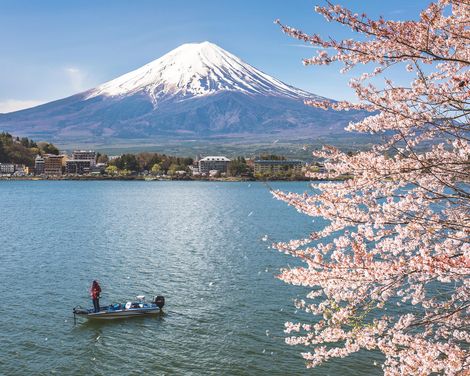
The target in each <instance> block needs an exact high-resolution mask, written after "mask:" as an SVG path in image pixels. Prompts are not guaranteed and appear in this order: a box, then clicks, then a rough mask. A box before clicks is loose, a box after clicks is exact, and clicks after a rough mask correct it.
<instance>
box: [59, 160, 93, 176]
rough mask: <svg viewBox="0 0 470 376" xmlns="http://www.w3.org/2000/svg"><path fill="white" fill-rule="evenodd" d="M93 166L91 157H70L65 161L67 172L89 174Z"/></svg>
mask: <svg viewBox="0 0 470 376" xmlns="http://www.w3.org/2000/svg"><path fill="white" fill-rule="evenodd" d="M92 167H93V164H92V160H91V159H69V160H68V161H66V162H65V172H66V173H67V174H77V175H83V174H87V173H89V172H91V170H92Z"/></svg>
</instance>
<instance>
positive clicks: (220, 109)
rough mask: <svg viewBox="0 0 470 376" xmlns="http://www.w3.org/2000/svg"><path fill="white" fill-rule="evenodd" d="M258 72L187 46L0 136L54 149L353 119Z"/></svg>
mask: <svg viewBox="0 0 470 376" xmlns="http://www.w3.org/2000/svg"><path fill="white" fill-rule="evenodd" d="M308 98H321V97H318V96H316V95H314V94H310V93H308V92H305V91H303V90H300V89H297V88H295V87H293V86H290V85H287V84H285V83H283V82H281V81H279V80H278V79H276V78H274V77H272V76H270V75H268V74H266V73H263V72H261V71H260V70H258V69H256V68H254V67H253V66H251V65H249V64H247V63H245V62H244V61H242V60H241V59H239V58H238V57H236V56H234V55H233V54H231V53H229V52H227V51H225V50H224V49H222V48H220V47H219V46H217V45H215V44H213V43H209V42H203V43H190V44H183V45H181V46H179V47H178V48H176V49H174V50H172V51H170V52H168V53H167V54H165V55H164V56H162V57H161V58H159V59H157V60H154V61H152V62H150V63H148V64H146V65H144V66H142V67H141V68H138V69H136V70H134V71H132V72H129V73H127V74H124V75H122V76H120V77H118V78H116V79H114V80H111V81H109V82H106V83H104V84H102V85H100V86H98V87H96V88H94V89H91V90H88V91H86V92H83V93H80V94H76V95H73V96H71V97H68V98H64V99H61V100H58V101H54V102H50V103H46V104H44V105H41V106H37V107H34V108H30V109H26V110H22V111H17V112H13V113H8V114H3V115H0V131H1V130H4V131H9V132H11V133H13V134H15V135H16V134H17V135H26V136H29V137H34V138H35V139H41V138H43V139H49V140H52V141H55V142H58V143H60V142H71V141H72V142H73V141H77V142H103V141H106V142H108V143H112V142H113V140H118V139H120V140H129V139H139V140H147V141H158V140H161V139H181V138H191V139H195V138H207V137H237V138H240V137H249V139H250V141H255V140H256V138H259V137H262V136H263V137H265V136H266V135H277V136H285V137H286V138H292V136H295V137H298V136H299V135H302V134H305V135H311V136H315V135H319V134H330V133H337V132H342V131H343V129H344V127H345V126H346V125H347V124H348V122H349V121H350V120H351V116H354V115H353V114H351V113H341V112H339V113H338V112H331V111H323V110H319V109H314V108H310V107H307V106H305V105H304V103H303V102H304V100H305V99H308Z"/></svg>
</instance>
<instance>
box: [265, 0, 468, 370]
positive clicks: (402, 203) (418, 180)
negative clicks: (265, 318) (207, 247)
mask: <svg viewBox="0 0 470 376" xmlns="http://www.w3.org/2000/svg"><path fill="white" fill-rule="evenodd" d="M315 10H316V12H318V13H319V14H321V15H323V16H324V17H325V18H326V20H327V21H331V22H337V23H340V24H342V25H344V26H346V27H349V28H350V29H351V30H352V32H355V33H357V34H358V37H357V38H355V39H354V40H353V39H348V40H335V39H331V38H329V39H325V38H322V37H321V36H320V35H318V34H314V35H308V34H306V33H303V32H302V31H299V30H296V29H294V28H292V27H288V26H285V25H283V24H281V23H280V21H276V22H278V23H279V24H280V26H281V28H282V30H283V31H284V32H285V33H287V34H288V35H290V36H292V37H294V38H297V39H299V40H301V41H304V42H306V43H309V44H311V45H313V46H316V47H317V48H319V51H318V53H317V55H316V56H315V57H312V58H309V59H305V60H304V63H305V64H306V65H309V64H315V65H323V64H332V63H335V62H337V63H340V64H342V65H343V68H342V72H345V71H349V70H351V69H353V68H354V67H356V66H358V65H363V66H364V68H363V69H365V70H366V71H368V72H369V73H364V74H361V75H360V76H359V77H357V78H355V79H353V80H351V82H350V86H351V87H352V88H353V89H354V91H355V93H356V95H357V97H358V102H357V103H350V102H348V101H340V102H331V101H321V102H318V101H308V102H307V104H308V105H310V106H315V107H320V108H323V109H333V110H350V109H354V110H366V111H370V112H371V115H370V116H368V117H366V118H365V119H364V120H362V121H359V122H356V123H351V124H350V125H349V126H348V128H347V129H348V130H350V131H355V132H366V133H372V134H377V135H379V136H380V138H381V139H382V140H383V141H382V142H381V143H380V144H379V143H377V145H375V146H374V147H372V148H371V149H370V150H368V151H363V152H358V153H355V154H352V155H351V153H350V154H349V155H348V154H346V153H343V152H341V151H340V150H338V149H337V148H334V147H324V148H323V149H322V150H319V151H315V152H314V156H315V157H318V158H323V159H324V160H325V169H326V172H324V173H321V174H320V173H315V172H313V171H312V172H310V173H309V175H310V176H312V177H314V178H320V179H325V180H331V179H332V178H338V177H342V176H345V175H346V174H347V175H349V176H353V178H351V179H347V180H344V181H341V182H331V181H330V182H321V183H319V184H316V185H315V186H314V187H315V188H317V191H316V193H305V194H296V193H286V192H282V191H274V195H275V197H276V198H278V199H280V200H283V201H285V202H287V203H288V204H290V205H292V206H294V207H295V208H296V209H297V210H298V211H300V212H302V213H305V214H307V215H309V216H312V217H321V218H324V219H326V220H327V225H326V226H325V227H324V228H322V229H321V230H319V231H315V232H312V233H311V234H309V236H307V237H306V238H305V239H300V240H292V241H290V242H286V243H277V244H275V245H274V246H275V248H277V249H279V250H280V251H282V252H285V253H288V254H290V255H292V256H294V257H296V258H298V259H300V260H301V261H302V263H300V265H301V266H299V267H295V268H286V269H283V270H282V271H281V274H280V275H279V278H280V279H282V280H283V281H285V282H287V283H290V284H293V285H302V286H307V287H309V290H310V293H309V294H308V295H307V296H306V298H305V299H302V300H298V301H296V305H297V307H299V308H301V309H303V310H305V311H306V312H308V313H311V314H313V315H314V316H312V319H311V322H307V323H305V322H304V323H292V322H289V323H286V328H285V332H286V333H287V334H288V338H286V342H287V343H289V344H292V345H304V346H305V347H306V348H307V350H306V352H304V353H302V355H303V357H304V358H305V359H306V361H307V366H308V367H315V366H318V365H320V364H322V363H324V362H325V361H328V360H330V359H332V358H342V357H346V356H348V355H351V354H353V353H356V352H358V351H359V350H364V349H365V350H370V351H380V352H381V353H382V354H383V356H384V359H385V360H384V363H383V365H382V368H383V370H384V373H385V374H387V375H424V374H430V373H440V374H448V375H459V374H466V372H468V370H469V369H470V360H469V343H470V278H469V276H470V245H469V240H470V238H469V235H470V215H469V214H470V190H469V185H468V183H469V180H470V179H469V176H470V158H469V157H470V146H469V135H470V134H469V131H470V126H469V103H470V94H469V83H470V73H469V62H470V2H469V1H468V0H454V1H451V0H439V1H437V2H435V3H432V4H431V5H429V6H428V7H427V8H426V9H424V10H423V11H422V12H421V14H420V15H419V19H417V20H414V21H404V22H403V21H388V20H384V19H382V18H380V19H378V20H373V19H370V18H368V17H367V16H366V15H365V14H362V15H359V14H356V13H353V12H351V11H350V10H348V9H345V8H344V7H341V6H338V5H334V4H331V3H327V4H325V6H321V7H317V8H316V9H315ZM392 67H394V68H393V70H397V69H404V70H406V71H407V73H406V74H408V75H410V81H411V83H410V85H409V86H400V85H397V84H395V83H394V82H393V81H392V80H391V79H390V78H388V77H387V74H388V72H390V70H391V68H392ZM380 77H383V80H379V79H380ZM377 82H380V84H377ZM379 136H378V137H379Z"/></svg>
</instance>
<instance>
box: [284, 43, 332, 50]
mask: <svg viewBox="0 0 470 376" xmlns="http://www.w3.org/2000/svg"><path fill="white" fill-rule="evenodd" d="M286 46H288V47H299V48H311V49H314V50H326V48H324V47H319V46H312V45H311V44H299V43H289V44H286Z"/></svg>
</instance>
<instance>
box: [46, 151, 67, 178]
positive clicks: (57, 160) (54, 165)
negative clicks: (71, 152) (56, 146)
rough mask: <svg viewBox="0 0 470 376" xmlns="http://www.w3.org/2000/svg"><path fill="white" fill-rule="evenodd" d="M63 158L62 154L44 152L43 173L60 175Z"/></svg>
mask: <svg viewBox="0 0 470 376" xmlns="http://www.w3.org/2000/svg"><path fill="white" fill-rule="evenodd" d="M63 159H64V156H63V155H55V154H46V155H45V156H44V174H46V175H62V163H63Z"/></svg>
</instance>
